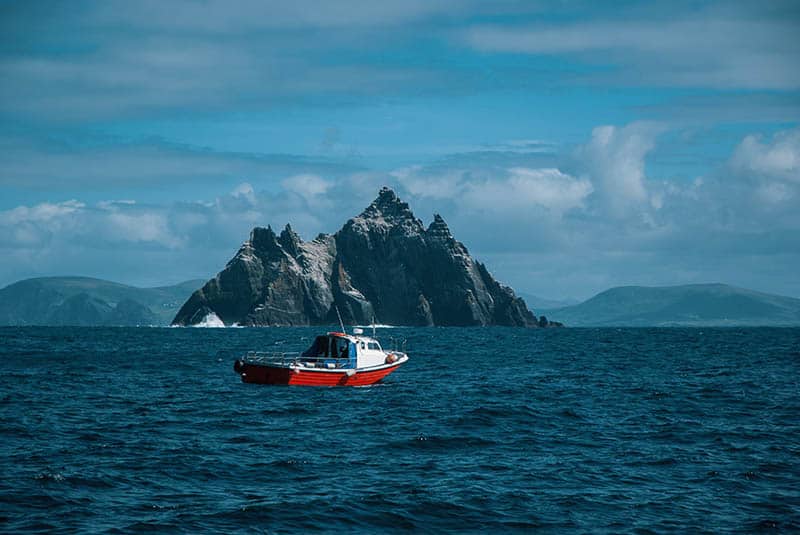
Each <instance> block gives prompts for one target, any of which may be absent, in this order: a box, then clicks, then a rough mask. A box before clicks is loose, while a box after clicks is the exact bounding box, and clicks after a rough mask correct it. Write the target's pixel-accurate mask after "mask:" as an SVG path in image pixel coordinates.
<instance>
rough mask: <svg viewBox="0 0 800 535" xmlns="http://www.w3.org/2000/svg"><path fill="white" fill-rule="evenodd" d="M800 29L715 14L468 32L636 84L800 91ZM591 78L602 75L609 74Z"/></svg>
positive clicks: (488, 42) (475, 40) (472, 37)
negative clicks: (566, 58)
mask: <svg viewBox="0 0 800 535" xmlns="http://www.w3.org/2000/svg"><path fill="white" fill-rule="evenodd" d="M798 32H800V25H798V23H797V22H796V20H792V19H783V20H765V19H764V18H763V17H761V18H756V17H748V16H747V14H745V13H742V14H730V13H726V14H723V13H718V12H716V11H714V10H713V9H712V10H708V11H706V12H705V13H694V14H693V15H692V16H691V17H685V18H682V19H678V20H647V19H639V20H636V19H632V20H627V21H625V22H604V21H597V22H567V23H565V24H559V25H550V26H545V25H530V26H508V25H506V26H497V25H480V26H475V27H473V28H471V29H469V30H467V31H465V32H463V33H462V34H461V35H462V38H463V39H464V40H465V41H466V42H467V43H468V44H470V45H471V46H473V47H474V48H477V49H479V50H483V51H492V52H512V53H527V54H537V55H555V54H568V55H572V56H575V57H577V58H580V59H584V60H587V61H588V62H589V63H594V64H598V65H604V66H608V65H609V63H610V64H611V65H615V66H617V68H616V69H614V70H613V74H614V76H616V80H617V81H619V80H620V77H622V78H624V79H625V81H626V82H628V83H633V84H642V83H644V84H648V83H650V84H652V83H658V84H663V85H668V86H688V87H720V88H725V89H730V88H732V87H737V88H749V89H753V88H763V89H797V88H800V70H798V69H797V56H798V53H800V41H798V39H797V38H796V36H797V34H798ZM591 76H593V77H596V78H597V77H599V78H602V77H603V76H604V73H603V71H601V72H599V73H594V74H592V75H591Z"/></svg>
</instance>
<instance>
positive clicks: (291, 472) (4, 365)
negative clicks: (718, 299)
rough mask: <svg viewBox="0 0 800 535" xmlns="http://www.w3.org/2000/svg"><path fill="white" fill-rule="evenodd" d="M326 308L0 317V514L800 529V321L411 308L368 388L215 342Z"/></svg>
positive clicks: (273, 334)
mask: <svg viewBox="0 0 800 535" xmlns="http://www.w3.org/2000/svg"><path fill="white" fill-rule="evenodd" d="M368 327H369V326H365V331H366V328H368ZM318 330H319V329H316V328H273V329H136V328H130V329H125V328H115V329H105V328H86V329H76V328H0V356H1V358H0V373H1V374H2V376H3V377H4V380H3V381H0V416H1V417H0V473H2V474H3V477H2V479H0V504H2V505H0V531H4V532H10V533H25V532H42V531H62V532H94V531H111V532H115V531H121V532H141V531H148V530H149V531H170V532H172V531H182V532H208V531H219V532H225V533H233V532H243V533H244V532H251V531H259V530H267V531H270V532H272V531H275V532H307V531H346V532H362V533H376V532H381V533H382V532H394V531H423V532H448V531H449V532H471V533H474V532H502V533H505V532H528V531H535V530H542V531H546V532H554V533H561V532H598V531H599V532H612V533H626V532H627V533H642V532H657V533H660V532H753V531H761V530H765V529H774V530H777V531H778V532H781V531H782V532H793V531H797V530H800V502H798V497H797V496H798V495H797V482H798V481H800V463H798V462H797V461H798V454H799V453H800V450H798V448H797V446H796V440H794V437H797V436H800V419H798V417H797V415H798V414H800V395H798V377H800V360H798V358H797V356H798V354H797V348H798V347H800V329H709V328H703V330H702V331H698V330H694V329H675V328H672V329H564V330H526V329H504V328H483V329H449V328H444V329H442V328H437V329H426V328H415V329H410V330H409V331H408V333H407V337H408V339H409V344H408V347H409V351H408V352H409V354H410V357H411V360H410V361H409V362H408V363H407V364H406V365H405V366H404V367H402V368H401V369H400V370H398V371H397V372H395V373H394V374H392V375H391V376H389V378H387V380H386V382H385V383H383V384H382V385H380V387H373V388H357V389H356V388H331V389H315V388H290V387H264V386H258V385H246V384H242V383H241V382H240V381H239V379H238V377H237V376H236V374H235V373H233V371H232V369H231V364H232V360H233V358H234V357H233V356H231V357H230V358H227V357H226V358H220V357H219V355H220V354H225V355H228V354H230V355H239V354H242V353H244V352H245V351H247V350H249V349H258V348H263V347H269V346H274V345H280V346H281V348H282V350H283V349H284V348H285V350H286V351H295V350H300V349H303V347H304V346H306V345H307V344H308V343H309V340H310V339H312V338H313V336H314V335H315V334H317V332H318ZM378 334H379V335H380V332H379V333H378ZM387 338H388V337H387Z"/></svg>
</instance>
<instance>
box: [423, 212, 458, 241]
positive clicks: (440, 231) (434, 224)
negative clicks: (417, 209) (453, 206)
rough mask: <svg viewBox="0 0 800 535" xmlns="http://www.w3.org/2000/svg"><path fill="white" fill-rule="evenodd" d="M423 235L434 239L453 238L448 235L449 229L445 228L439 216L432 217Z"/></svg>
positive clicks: (445, 225)
mask: <svg viewBox="0 0 800 535" xmlns="http://www.w3.org/2000/svg"><path fill="white" fill-rule="evenodd" d="M425 233H426V234H427V235H428V236H431V237H434V238H445V239H449V238H452V237H453V235H452V234H451V233H450V227H448V226H447V223H445V221H444V219H443V218H442V216H440V215H439V214H434V215H433V221H431V224H430V225H428V230H427V231H425Z"/></svg>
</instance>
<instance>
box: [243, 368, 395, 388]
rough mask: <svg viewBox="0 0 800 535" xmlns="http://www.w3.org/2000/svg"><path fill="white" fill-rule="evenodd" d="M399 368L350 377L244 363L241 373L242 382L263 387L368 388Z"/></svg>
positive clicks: (328, 372)
mask: <svg viewBox="0 0 800 535" xmlns="http://www.w3.org/2000/svg"><path fill="white" fill-rule="evenodd" d="M399 367H400V363H398V364H396V365H394V366H387V367H385V368H380V369H377V370H368V371H363V372H357V373H355V374H353V375H350V376H348V375H347V374H346V373H345V372H344V371H335V372H334V371H322V370H308V369H303V370H295V369H290V368H283V367H273V366H263V365H259V364H249V363H243V364H242V366H241V369H240V372H239V373H240V374H241V376H242V382H244V383H256V384H262V385H304V386H366V385H371V384H375V383H377V382H378V381H380V380H381V379H383V378H384V377H386V376H387V375H389V374H390V373H392V372H393V371H395V370H396V369H397V368H399Z"/></svg>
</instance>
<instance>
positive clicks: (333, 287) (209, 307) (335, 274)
mask: <svg viewBox="0 0 800 535" xmlns="http://www.w3.org/2000/svg"><path fill="white" fill-rule="evenodd" d="M336 308H338V309H339V312H340V313H341V315H342V318H343V320H344V321H345V322H347V323H361V324H365V323H370V322H371V321H373V319H374V320H375V321H376V322H378V323H388V324H394V325H509V326H526V327H535V326H538V325H539V322H538V321H537V318H536V317H535V316H534V315H533V314H532V313H531V312H530V311H529V310H528V308H527V307H526V306H525V303H524V301H522V299H519V298H517V297H516V296H515V295H514V292H513V290H511V288H508V287H506V286H502V285H501V284H499V283H498V282H497V281H495V280H494V278H493V277H492V276H491V275H490V274H489V272H488V271H487V270H486V267H485V266H484V265H483V264H480V263H479V262H476V261H475V260H473V259H472V257H471V256H470V255H469V252H468V251H467V249H466V247H464V245H463V244H462V243H460V242H458V241H456V240H455V238H453V236H452V234H451V233H450V229H449V228H448V227H447V224H446V223H445V222H444V220H443V219H442V218H441V217H440V216H439V215H436V216H435V217H434V220H433V222H432V223H431V224H430V226H428V228H427V229H426V228H425V227H424V226H423V224H422V221H420V220H419V219H417V218H416V217H414V214H413V213H412V212H411V209H410V208H409V206H408V204H407V203H405V202H403V201H401V200H400V199H398V198H397V195H395V193H394V192H393V191H392V190H390V189H388V188H383V189H382V190H381V191H380V193H379V195H378V198H377V199H375V201H373V202H372V204H370V205H369V206H368V207H367V208H366V210H364V211H363V212H362V213H361V214H360V215H358V216H357V217H354V218H352V219H350V220H349V221H347V223H345V225H344V227H342V229H341V230H340V231H339V232H337V233H336V234H335V235H333V236H330V235H324V234H322V235H320V236H318V237H317V238H316V239H314V240H313V241H310V242H303V241H302V240H301V239H300V237H299V236H298V235H297V234H296V233H294V231H292V229H291V227H290V226H288V225H287V226H286V229H285V230H284V231H283V232H281V234H280V235H279V236H277V235H276V234H275V233H274V232H273V231H272V229H271V228H266V229H264V228H255V229H253V231H252V233H251V235H250V240H248V241H247V242H245V243H244V244H243V245H242V247H241V248H240V249H239V252H237V253H236V256H234V258H233V259H232V260H231V261H230V262H228V265H227V266H226V267H225V269H224V270H222V271H221V272H220V273H219V274H218V275H217V276H216V277H215V278H213V279H211V280H210V281H208V283H206V285H205V286H203V288H201V289H200V290H198V291H197V292H195V293H194V294H193V295H192V296H191V298H190V299H189V300H188V301H187V302H186V304H184V306H183V307H182V308H181V310H180V311H179V312H178V314H177V316H176V317H175V320H174V322H173V323H174V324H177V325H192V324H197V323H200V322H202V321H204V320H205V319H206V318H207V317H209V316H210V315H211V314H213V315H216V316H217V317H219V318H220V319H221V320H222V321H223V322H224V323H226V324H233V323H238V324H240V325H309V324H320V323H330V322H332V321H335V319H336V312H335V310H336Z"/></svg>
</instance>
